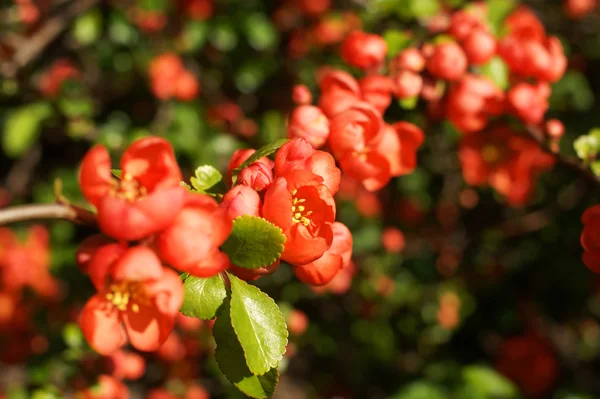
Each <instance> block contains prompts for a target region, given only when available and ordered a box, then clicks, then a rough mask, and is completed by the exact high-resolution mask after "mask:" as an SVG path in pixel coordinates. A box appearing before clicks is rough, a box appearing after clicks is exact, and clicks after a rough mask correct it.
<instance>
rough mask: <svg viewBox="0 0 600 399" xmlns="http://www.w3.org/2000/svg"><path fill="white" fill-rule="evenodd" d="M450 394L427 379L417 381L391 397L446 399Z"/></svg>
mask: <svg viewBox="0 0 600 399" xmlns="http://www.w3.org/2000/svg"><path fill="white" fill-rule="evenodd" d="M446 398H448V395H447V394H446V393H444V392H443V391H442V390H441V389H439V388H438V387H436V386H435V385H433V384H431V383H430V382H426V381H417V382H413V383H412V384H410V385H408V386H406V387H404V388H402V389H401V390H400V392H398V393H397V394H396V395H394V396H393V397H392V398H390V399H446Z"/></svg>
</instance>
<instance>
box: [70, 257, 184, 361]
mask: <svg viewBox="0 0 600 399" xmlns="http://www.w3.org/2000/svg"><path fill="white" fill-rule="evenodd" d="M99 256H102V252H100V251H98V252H97V253H96V254H95V255H94V257H99ZM105 269H107V270H100V271H99V272H98V276H97V277H98V279H97V280H96V283H98V282H99V281H100V277H103V278H102V280H103V282H104V284H103V285H102V286H101V287H98V286H97V288H99V289H98V291H99V292H98V293H97V294H96V295H94V296H93V297H92V298H90V300H89V301H88V302H87V303H86V305H85V307H84V309H83V311H82V313H81V318H80V320H79V323H80V325H81V328H82V331H83V334H84V336H85V337H86V339H87V340H88V342H89V343H90V345H91V346H92V347H93V348H94V349H95V350H96V351H97V352H99V353H101V354H103V355H108V354H110V353H113V352H114V351H116V350H117V349H119V348H120V347H121V346H123V345H124V344H125V342H126V341H127V340H129V342H130V343H131V345H133V346H134V347H135V348H137V349H139V350H142V351H153V350H156V349H158V348H159V347H160V345H161V344H162V343H163V342H164V341H165V340H166V339H167V337H168V335H169V334H170V332H171V330H172V329H173V324H174V322H175V316H176V315H177V312H178V310H179V307H180V306H181V303H182V302H183V284H182V282H181V279H180V278H179V275H178V274H177V273H175V272H174V271H172V270H170V269H166V268H164V267H163V266H162V265H161V263H160V261H159V259H158V258H157V256H156V255H155V253H154V251H152V250H151V249H149V248H147V247H143V246H137V247H132V248H129V249H127V250H125V251H124V252H123V253H122V254H121V255H120V256H119V257H118V258H117V259H115V260H114V261H113V262H112V263H111V264H110V265H109V267H108V268H105Z"/></svg>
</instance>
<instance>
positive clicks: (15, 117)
mask: <svg viewBox="0 0 600 399" xmlns="http://www.w3.org/2000/svg"><path fill="white" fill-rule="evenodd" d="M51 115H52V107H51V106H50V104H48V103H46V102H38V103H34V104H30V105H26V106H23V107H20V108H17V109H15V110H14V111H12V112H11V113H10V114H9V115H8V116H7V118H6V121H5V123H4V135H3V136H2V148H3V150H4V152H5V153H6V155H8V156H9V157H11V158H16V157H18V156H20V155H22V154H23V153H25V151H27V150H28V149H29V148H31V146H33V144H34V143H35V141H36V140H37V139H38V137H39V135H40V131H41V125H42V122H43V121H44V120H46V119H47V118H49V117H50V116H51Z"/></svg>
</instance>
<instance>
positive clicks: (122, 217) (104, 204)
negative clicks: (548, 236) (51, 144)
mask: <svg viewBox="0 0 600 399" xmlns="http://www.w3.org/2000/svg"><path fill="white" fill-rule="evenodd" d="M121 171H122V176H121V180H117V179H114V178H111V165H110V157H109V154H108V151H107V150H106V148H105V147H103V146H99V145H97V146H95V147H93V148H92V149H91V150H90V151H89V152H88V153H87V154H86V155H85V157H84V158H83V162H82V164H81V171H80V175H79V184H80V186H81V190H82V191H83V195H84V196H85V197H86V198H87V200H88V201H89V202H91V203H92V204H93V205H94V206H95V207H96V209H97V210H98V224H99V226H100V229H101V230H102V231H103V232H104V233H105V234H107V235H108V236H110V237H113V238H116V239H118V240H139V239H142V238H144V237H147V236H149V235H151V234H154V233H157V232H159V231H160V230H162V229H164V228H165V227H167V226H168V225H169V224H171V222H172V221H173V219H174V218H175V216H177V214H178V213H179V210H180V209H181V207H182V206H183V201H184V196H185V189H184V188H182V187H181V186H180V182H181V172H180V171H179V166H177V162H176V160H175V155H174V153H173V148H172V147H171V144H169V142H168V141H166V140H165V139H162V138H158V137H147V138H143V139H140V140H138V141H136V142H135V143H133V144H132V145H131V146H129V148H128V149H127V150H126V151H125V153H124V154H123V156H122V157H121Z"/></svg>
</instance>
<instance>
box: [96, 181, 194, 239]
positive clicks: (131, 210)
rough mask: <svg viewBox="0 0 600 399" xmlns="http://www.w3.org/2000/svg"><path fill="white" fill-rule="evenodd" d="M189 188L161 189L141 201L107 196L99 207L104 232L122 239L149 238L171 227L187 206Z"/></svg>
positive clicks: (99, 221)
mask: <svg viewBox="0 0 600 399" xmlns="http://www.w3.org/2000/svg"><path fill="white" fill-rule="evenodd" d="M184 198H185V188H183V187H179V186H177V187H172V188H168V189H164V190H158V191H155V192H154V193H152V194H150V195H149V196H147V197H144V198H142V199H141V200H139V201H137V202H133V203H132V202H128V201H127V200H125V199H122V198H117V197H112V196H107V197H105V198H104V199H103V200H102V202H101V203H100V206H99V207H98V224H99V225H100V229H101V230H102V231H103V232H104V233H105V234H107V235H108V236H110V237H113V238H116V239H118V240H124V241H133V240H140V239H142V238H145V237H148V236H149V235H151V234H154V233H157V232H159V231H160V230H163V229H164V228H166V227H167V226H169V225H170V224H171V223H172V222H173V220H174V219H175V217H176V216H177V214H178V213H179V211H180V210H181V207H182V206H183V202H184Z"/></svg>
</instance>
